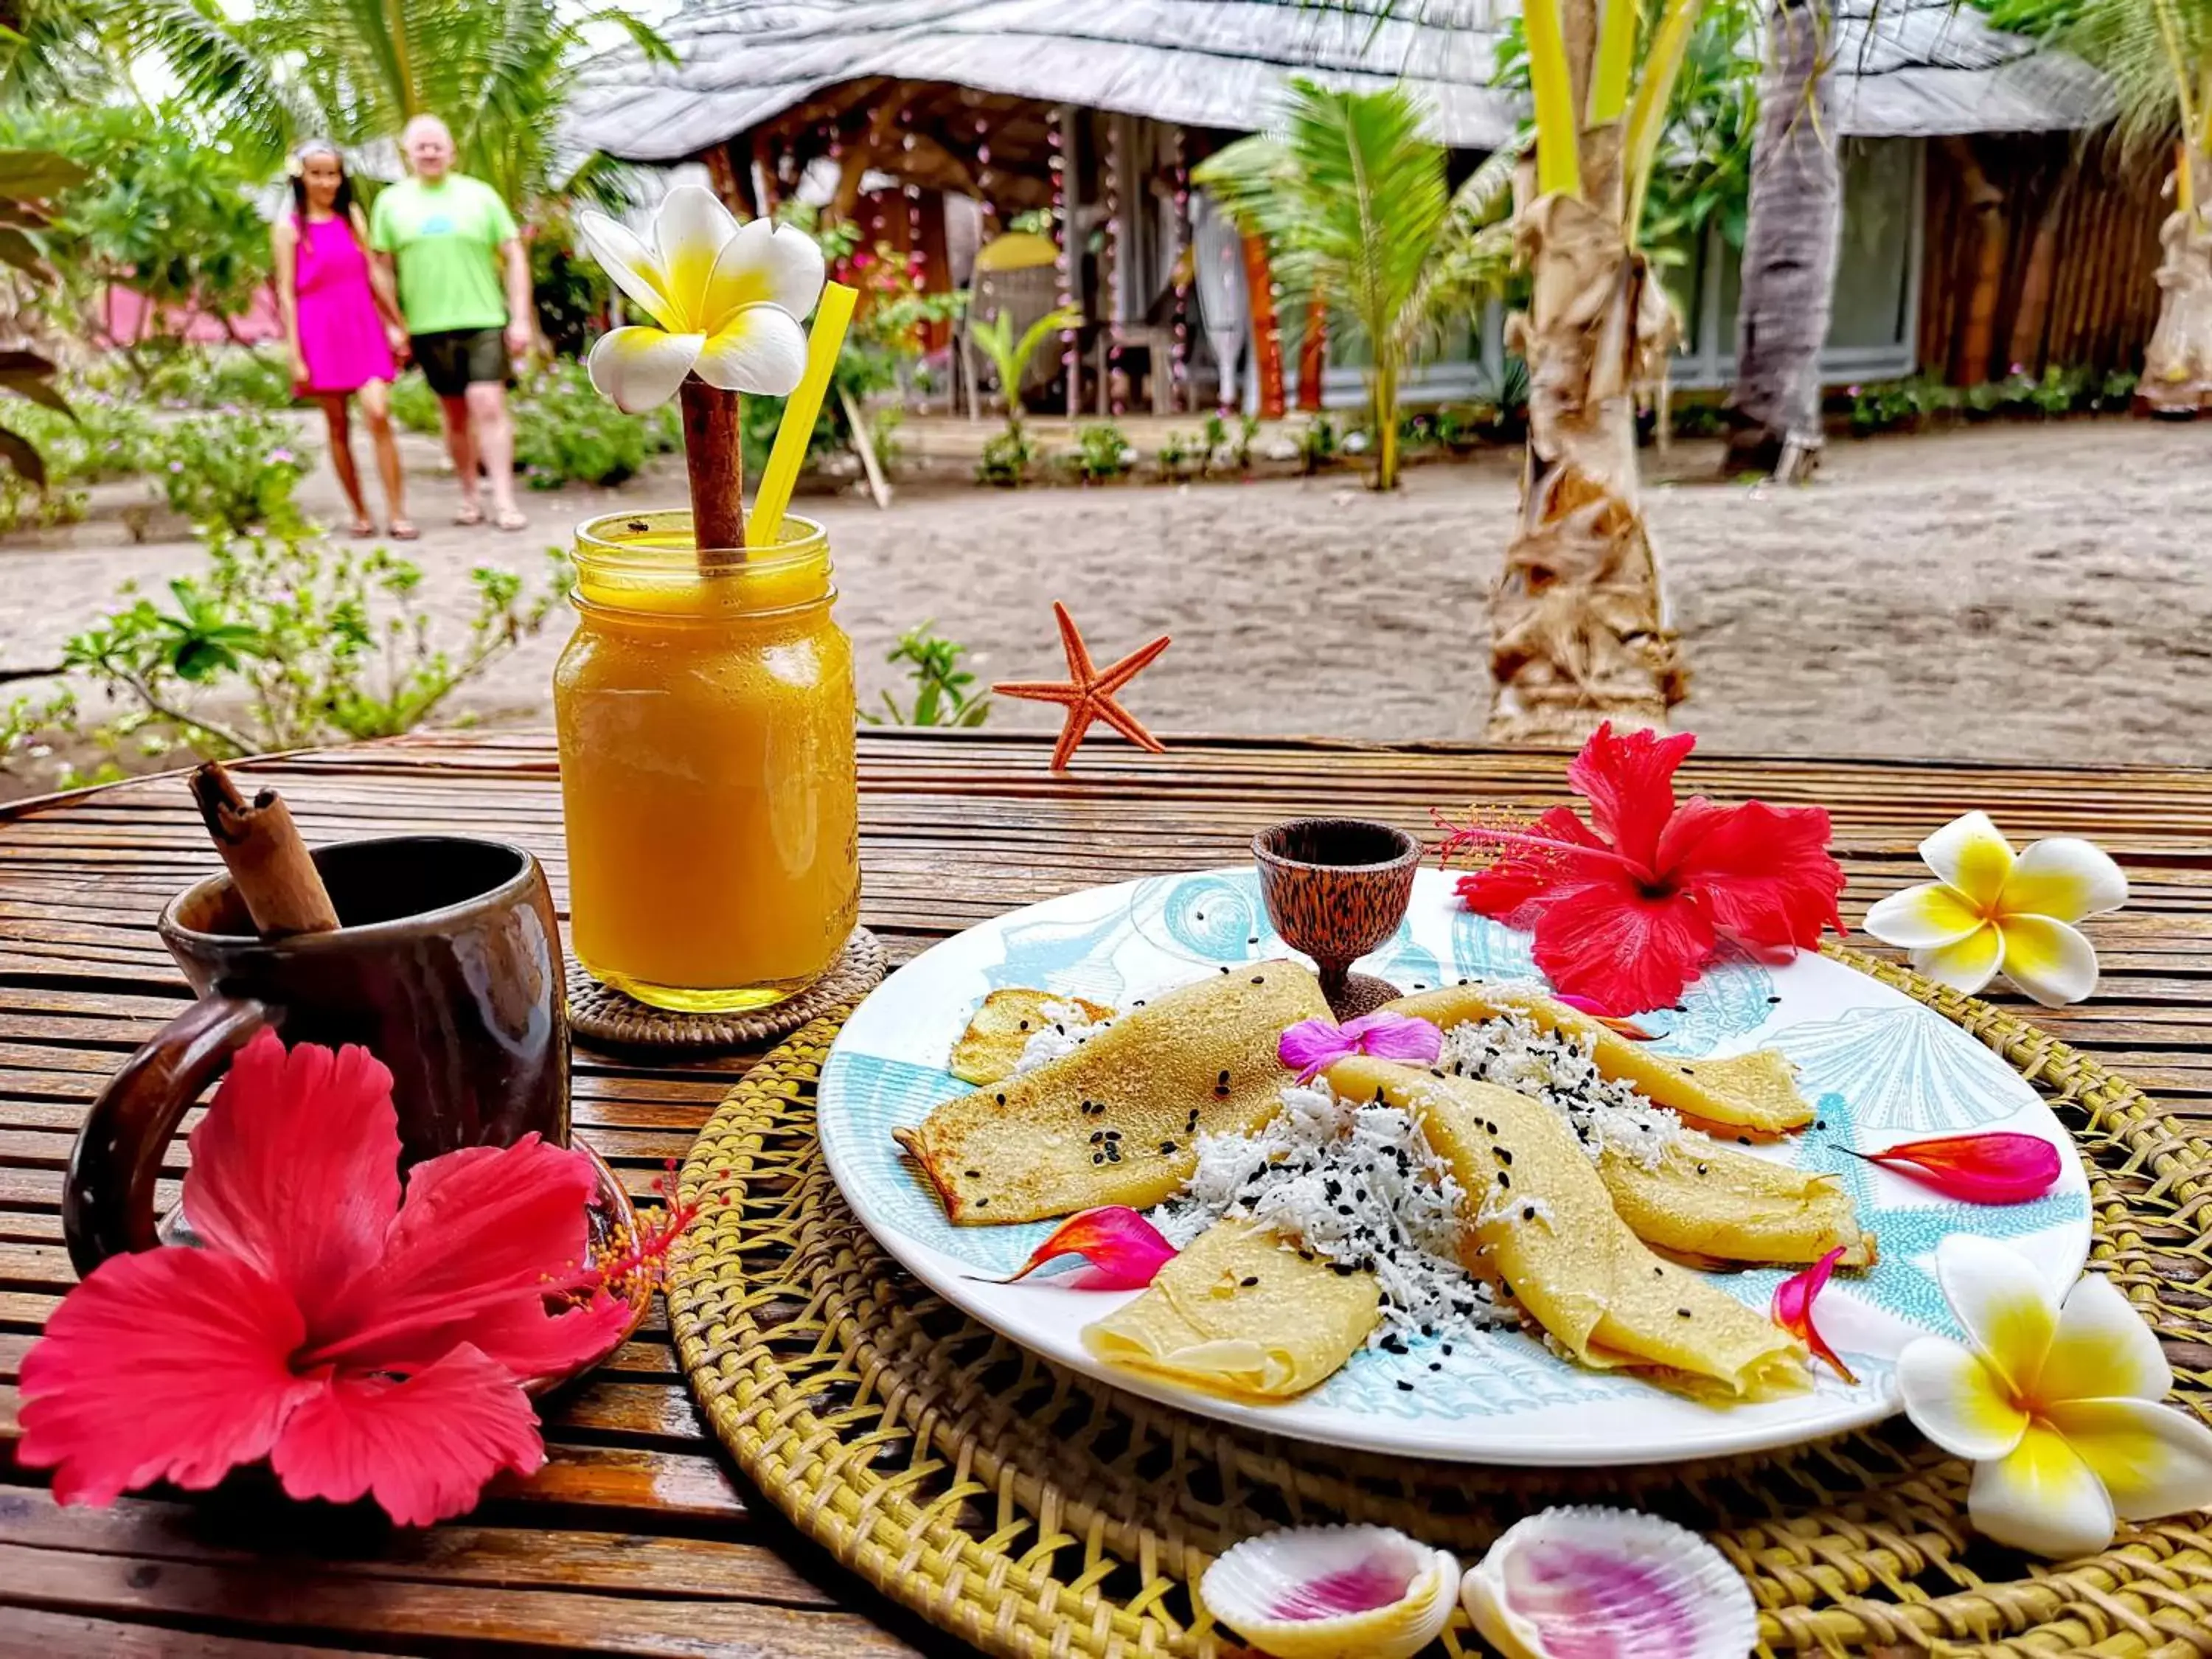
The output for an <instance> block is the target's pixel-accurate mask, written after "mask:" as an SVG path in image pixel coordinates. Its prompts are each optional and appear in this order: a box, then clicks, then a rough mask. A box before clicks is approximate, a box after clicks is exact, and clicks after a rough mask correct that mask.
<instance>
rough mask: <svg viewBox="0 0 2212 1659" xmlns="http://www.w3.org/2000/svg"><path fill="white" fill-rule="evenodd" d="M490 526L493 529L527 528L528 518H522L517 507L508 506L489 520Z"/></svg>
mask: <svg viewBox="0 0 2212 1659" xmlns="http://www.w3.org/2000/svg"><path fill="white" fill-rule="evenodd" d="M491 526H492V528H493V529H495V530H527V529H529V528H530V520H527V519H526V518H524V517H523V516H522V513H520V511H519V510H518V509H517V508H514V507H508V508H507V510H506V511H505V512H504V513H501V514H500V515H499V516H498V517H497V518H495V519H494V520H492V521H491Z"/></svg>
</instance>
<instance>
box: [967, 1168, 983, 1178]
mask: <svg viewBox="0 0 2212 1659" xmlns="http://www.w3.org/2000/svg"><path fill="white" fill-rule="evenodd" d="M966 1174H967V1176H968V1179H969V1180H970V1181H981V1179H982V1178H983V1172H982V1171H981V1170H968V1171H966Z"/></svg>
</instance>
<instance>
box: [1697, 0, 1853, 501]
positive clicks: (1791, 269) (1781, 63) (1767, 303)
mask: <svg viewBox="0 0 2212 1659" xmlns="http://www.w3.org/2000/svg"><path fill="white" fill-rule="evenodd" d="M1822 21H1823V19H1822V16H1821V13H1820V9H1819V8H1818V6H1817V5H1816V4H1813V3H1808V0H1780V3H1778V4H1777V5H1776V6H1775V7H1774V9H1773V13H1772V15H1771V17H1770V18H1769V20H1768V22H1767V30H1766V66H1765V74H1764V76H1762V77H1761V83H1760V86H1759V128H1758V131H1757V132H1756V133H1755V134H1754V135H1753V141H1752V163H1751V205H1750V218H1749V222H1748V223H1747V227H1746V229H1745V233H1744V244H1743V297H1742V300H1741V303H1740V305H1739V307H1738V309H1737V312H1736V371H1735V374H1736V378H1735V393H1734V394H1733V396H1731V398H1729V406H1730V409H1731V410H1733V412H1734V416H1735V421H1736V422H1737V426H1736V429H1735V433H1734V434H1733V435H1732V436H1731V437H1730V439H1729V449H1728V459H1727V460H1726V461H1725V462H1724V463H1723V471H1725V472H1726V474H1727V475H1728V476H1729V477H1735V475H1737V474H1738V473H1741V472H1747V471H1756V472H1771V473H1772V474H1774V475H1775V476H1776V477H1778V478H1780V479H1783V480H1784V482H1790V481H1794V480H1796V479H1798V478H1802V477H1806V476H1808V475H1809V474H1810V473H1811V471H1812V470H1813V468H1814V465H1817V462H1818V459H1819V455H1820V347H1821V344H1822V343H1823V342H1824V341H1825V340H1826V338H1827V334H1828V316H1829V310H1830V307H1831V304H1832V300H1833V297H1834V291H1835V285H1836V256H1837V252H1838V246H1839V244H1840V243H1841V240H1842V236H1843V210H1844V191H1843V177H1842V170H1841V168H1840V167H1838V164H1837V158H1836V128H1835V121H1834V118H1833V115H1832V108H1831V105H1832V99H1831V96H1830V89H1829V77H1828V71H1827V61H1826V53H1825V52H1824V51H1823V50H1822V47H1823V36H1824V34H1825V33H1826V31H1825V30H1824V29H1823V27H1821V25H1822Z"/></svg>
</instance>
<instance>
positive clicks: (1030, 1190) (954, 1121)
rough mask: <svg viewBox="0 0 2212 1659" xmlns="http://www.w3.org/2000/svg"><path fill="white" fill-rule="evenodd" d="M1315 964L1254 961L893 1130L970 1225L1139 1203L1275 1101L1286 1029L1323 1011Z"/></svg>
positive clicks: (1273, 1107)
mask: <svg viewBox="0 0 2212 1659" xmlns="http://www.w3.org/2000/svg"><path fill="white" fill-rule="evenodd" d="M1316 1017H1319V1018H1327V1017H1328V1003H1327V1001H1325V1000H1323V999H1322V994H1321V985H1320V982H1319V981H1316V979H1315V978H1314V976H1313V974H1312V972H1311V971H1310V969H1306V968H1304V967H1303V966H1301V965H1300V964H1299V963H1294V962H1263V963H1255V964H1251V965H1249V966H1246V967H1240V968H1237V969H1231V971H1229V972H1227V973H1224V974H1215V975H1211V976H1209V977H1208V978H1206V979H1202V980H1200V981H1198V982H1197V983H1195V984H1193V985H1186V986H1183V987H1181V988H1180V989H1178V990H1174V991H1170V992H1168V993H1167V994H1164V995H1162V996H1158V997H1155V998H1153V999H1152V1000H1151V1001H1149V1002H1147V1003H1146V1005H1145V1006H1143V1007H1141V1008H1137V1007H1132V1008H1131V1009H1130V1010H1129V1011H1128V1012H1126V1013H1124V1014H1123V1015H1122V1016H1121V1018H1119V1019H1118V1020H1116V1021H1115V1024H1113V1025H1112V1026H1111V1027H1110V1028H1109V1029H1108V1030H1103V1031H1101V1032H1100V1033H1099V1034H1098V1035H1097V1036H1094V1037H1092V1038H1091V1040H1090V1041H1089V1042H1085V1044H1084V1045H1083V1046H1082V1047H1081V1048H1078V1049H1076V1050H1075V1052H1074V1053H1073V1054H1064V1055H1062V1056H1061V1057H1060V1059H1058V1060H1052V1061H1050V1062H1048V1064H1046V1065H1043V1066H1038V1067H1037V1068H1036V1070H1035V1071H1033V1072H1025V1073H1023V1074H1022V1075H1021V1076H1019V1077H1010V1078H1006V1079H1001V1080H1000V1081H999V1082H997V1083H994V1084H992V1085H988V1086H987V1087H985V1088H982V1089H979V1090H977V1091H975V1093H974V1094H970V1095H963V1096H961V1097H959V1098H958V1099H957V1100H948V1101H946V1102H945V1103H944V1104H943V1105H941V1106H939V1107H938V1108H937V1109H936V1110H934V1111H933V1112H932V1113H930V1115H928V1116H927V1118H925V1119H923V1120H922V1121H921V1123H920V1124H919V1125H918V1126H916V1127H914V1128H911V1129H896V1130H893V1131H892V1133H893V1134H895V1135H896V1137H897V1139H898V1142H899V1145H901V1146H903V1147H905V1148H906V1150H907V1151H908V1152H909V1153H910V1154H912V1156H913V1157H914V1158H915V1161H916V1162H917V1163H919V1164H921V1169H922V1172H923V1174H925V1175H926V1176H927V1177H928V1178H929V1182H930V1184H931V1185H932V1186H933V1187H935V1188H937V1192H938V1196H939V1197H940V1198H941V1199H943V1200H944V1201H945V1214H946V1215H947V1216H948V1217H950V1218H951V1219H952V1220H953V1221H954V1222H955V1223H957V1224H960V1225H969V1226H981V1225H990V1224H992V1223H994V1222H1006V1221H1037V1220H1042V1218H1045V1217H1047V1216H1056V1215H1066V1214H1068V1213H1070V1212H1073V1211H1076V1210H1087V1209H1090V1208H1092V1207H1093V1206H1097V1205H1102V1204H1126V1205H1127V1206H1130V1207H1131V1208H1132V1209H1139V1210H1141V1209H1146V1208H1149V1207H1150V1206H1152V1205H1154V1204H1158V1202H1160V1201H1161V1200H1163V1199H1164V1198H1166V1197H1168V1196H1169V1195H1170V1194H1172V1193H1173V1192H1175V1190H1176V1188H1179V1187H1181V1186H1182V1183H1183V1182H1185V1181H1186V1180H1188V1178H1189V1176H1190V1174H1191V1171H1192V1170H1195V1169H1196V1168H1197V1167H1198V1154H1197V1152H1195V1151H1194V1148H1193V1143H1194V1141H1196V1139H1198V1137H1199V1136H1200V1135H1201V1134H1248V1133H1250V1132H1251V1131H1253V1130H1255V1129H1256V1128H1258V1127H1260V1126H1261V1124H1263V1123H1265V1122H1266V1121H1267V1120H1268V1119H1269V1118H1271V1117H1273V1115H1275V1113H1276V1111H1277V1110H1278V1109H1279V1108H1280V1106H1281V1095H1282V1090H1283V1085H1285V1083H1288V1082H1289V1081H1290V1080H1291V1073H1290V1071H1289V1070H1288V1069H1287V1068H1286V1067H1285V1066H1284V1065H1283V1063H1282V1061H1281V1060H1279V1059H1278V1058H1277V1057H1276V1054H1275V1046H1276V1044H1277V1042H1279V1040H1280V1039H1281V1037H1282V1034H1283V1031H1284V1030H1285V1028H1286V1027H1288V1026H1291V1025H1295V1024H1297V1023H1298V1022H1299V1021H1300V1020H1302V1019H1311V1018H1316Z"/></svg>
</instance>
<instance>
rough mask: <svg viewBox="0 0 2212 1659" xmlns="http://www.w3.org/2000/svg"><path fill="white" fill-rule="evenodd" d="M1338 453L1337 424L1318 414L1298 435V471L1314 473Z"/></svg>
mask: <svg viewBox="0 0 2212 1659" xmlns="http://www.w3.org/2000/svg"><path fill="white" fill-rule="evenodd" d="M1335 453H1336V423H1335V422H1334V421H1332V420H1330V419H1329V418H1328V416H1326V415H1323V414H1320V413H1318V412H1316V414H1315V416H1314V417H1313V419H1311V420H1310V421H1308V422H1306V423H1305V425H1304V428H1301V429H1300V431H1299V433H1298V471H1301V472H1304V473H1309V474H1310V473H1314V472H1317V471H1320V470H1321V465H1322V462H1324V461H1326V460H1328V459H1329V458H1330V457H1331V456H1333V455H1334V454H1335Z"/></svg>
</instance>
